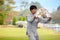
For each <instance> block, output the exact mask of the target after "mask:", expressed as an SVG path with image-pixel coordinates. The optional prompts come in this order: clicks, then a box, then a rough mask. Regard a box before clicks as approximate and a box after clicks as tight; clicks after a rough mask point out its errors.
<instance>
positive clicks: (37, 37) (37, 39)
mask: <svg viewBox="0 0 60 40" xmlns="http://www.w3.org/2000/svg"><path fill="white" fill-rule="evenodd" d="M34 37H35V39H36V40H40V39H39V36H38V33H37V31H35V32H34Z"/></svg>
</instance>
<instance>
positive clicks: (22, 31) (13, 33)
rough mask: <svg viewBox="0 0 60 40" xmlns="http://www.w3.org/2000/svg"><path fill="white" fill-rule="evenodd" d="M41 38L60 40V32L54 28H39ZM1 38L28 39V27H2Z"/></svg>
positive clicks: (2, 39)
mask: <svg viewBox="0 0 60 40" xmlns="http://www.w3.org/2000/svg"><path fill="white" fill-rule="evenodd" d="M37 31H38V34H39V37H40V40H60V34H59V33H57V32H56V31H53V30H52V29H46V28H40V29H38V30H37ZM0 40H28V37H27V35H26V28H0Z"/></svg>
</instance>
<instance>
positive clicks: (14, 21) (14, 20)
mask: <svg viewBox="0 0 60 40" xmlns="http://www.w3.org/2000/svg"><path fill="white" fill-rule="evenodd" d="M16 21H17V19H16V17H14V18H13V22H12V23H13V25H16Z"/></svg>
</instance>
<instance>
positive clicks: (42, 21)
mask: <svg viewBox="0 0 60 40" xmlns="http://www.w3.org/2000/svg"><path fill="white" fill-rule="evenodd" d="M48 20H49V18H38V22H41V23H49V21H48Z"/></svg>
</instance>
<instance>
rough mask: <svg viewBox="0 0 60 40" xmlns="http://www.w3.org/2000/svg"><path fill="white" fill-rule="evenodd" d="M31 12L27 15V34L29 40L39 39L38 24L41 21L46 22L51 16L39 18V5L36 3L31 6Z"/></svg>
mask: <svg viewBox="0 0 60 40" xmlns="http://www.w3.org/2000/svg"><path fill="white" fill-rule="evenodd" d="M30 11H31V14H29V15H28V16H27V35H28V37H29V40H39V36H38V33H37V25H38V23H39V22H42V23H46V22H48V21H50V20H51V18H45V17H43V18H45V19H42V18H39V17H37V16H35V14H36V12H37V7H36V6H35V5H31V6H30Z"/></svg>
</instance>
